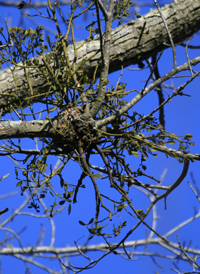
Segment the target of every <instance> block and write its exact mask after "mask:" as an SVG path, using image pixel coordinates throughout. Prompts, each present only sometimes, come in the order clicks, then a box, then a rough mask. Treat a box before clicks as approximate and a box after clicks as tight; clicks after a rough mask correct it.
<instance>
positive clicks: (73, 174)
mask: <svg viewBox="0 0 200 274" xmlns="http://www.w3.org/2000/svg"><path fill="white" fill-rule="evenodd" d="M32 2H33V3H34V1H32ZM149 2H153V1H149ZM148 10H149V8H146V9H141V10H140V12H141V14H144V13H146V12H148ZM41 11H42V12H44V13H46V10H45V9H44V8H43V9H41ZM21 12H22V11H20V10H18V9H17V8H16V7H13V8H8V7H2V8H1V9H0V24H1V26H3V27H4V28H5V24H4V18H5V15H7V18H8V24H9V27H11V26H20V25H21V24H22V22H21V20H20V15H21ZM26 12H27V11H26ZM30 12H31V14H34V12H33V11H32V10H30ZM64 12H65V14H66V16H67V12H68V10H65V11H64ZM91 16H92V15H91V14H90V15H89V17H88V20H90V19H91ZM33 19H34V20H35V21H37V23H38V24H40V23H41V24H44V26H45V28H47V30H48V28H50V29H53V24H52V23H51V22H49V21H44V20H39V19H38V18H37V17H33ZM87 23H88V22H87V21H84V20H83V21H81V20H77V32H76V39H77V40H81V39H84V38H85V35H86V33H85V25H87ZM23 24H24V25H23V26H24V27H25V28H30V27H32V28H35V26H34V25H33V24H32V23H31V22H30V21H29V20H27V19H26V20H25V21H24V22H23ZM63 30H64V27H63ZM192 44H195V45H198V44H199V35H196V36H195V37H194V38H193V40H192ZM198 51H199V50H193V51H192V50H188V53H189V57H190V58H194V57H196V56H198V54H199V52H198ZM176 53H177V63H178V65H180V64H182V63H184V62H186V60H187V59H186V55H185V49H184V48H183V47H181V46H177V47H176ZM172 65H173V64H172V50H171V49H168V50H166V51H165V52H164V54H163V56H162V57H161V61H160V64H159V71H160V75H164V74H165V73H167V72H168V71H170V70H171V69H172ZM133 67H135V68H136V67H137V66H131V68H133ZM195 69H196V71H197V70H198V69H200V66H197V67H196V68H195ZM119 75H120V71H118V72H116V73H112V74H111V75H110V76H109V80H110V83H111V84H113V85H115V84H116V82H117V80H118V78H119ZM148 75H149V70H144V71H142V72H141V71H131V70H129V69H128V68H126V69H124V71H123V76H122V78H121V81H122V82H127V90H129V89H138V90H141V89H142V87H143V85H144V83H143V82H142V80H144V79H146V78H147V77H148ZM183 81H184V80H183V79H173V83H174V86H176V87H178V86H179V85H180V84H182V83H183ZM167 83H168V84H170V83H171V81H168V82H167ZM199 86H200V80H199V79H195V80H194V81H193V82H192V83H191V84H190V85H189V86H187V87H186V89H185V90H184V93H186V94H190V95H191V97H185V96H182V97H176V98H174V99H173V101H172V102H170V103H169V104H167V105H166V106H165V115H166V129H167V130H168V131H170V132H171V133H175V134H176V135H185V134H187V133H190V134H192V135H193V140H192V141H194V142H195V147H191V153H199V152H200V144H199V133H200V132H199V125H200V123H199V117H200V108H199V102H200V93H199ZM133 96H134V94H133V93H131V94H130V95H129V97H128V99H130V98H132V97H133ZM165 98H167V95H166V94H165ZM157 105H158V98H157V94H156V92H154V91H152V92H151V93H150V94H148V95H147V96H146V97H144V98H143V99H142V100H141V101H140V102H139V103H138V104H137V105H136V106H135V107H134V108H133V109H134V110H135V111H137V112H139V113H140V114H144V115H147V114H148V113H150V112H151V111H152V110H153V109H154V108H155V107H157ZM36 108H37V107H36ZM133 109H132V110H131V111H133ZM156 115H158V114H156ZM156 117H157V116H156ZM42 118H44V117H42ZM24 146H27V147H29V146H30V142H29V141H28V140H26V141H25V143H24ZM56 160H57V158H56V159H52V163H55V162H56ZM96 161H97V160H96V159H94V164H98V163H99V162H96ZM134 161H135V162H134V163H133V165H136V164H137V161H138V160H137V159H134ZM0 163H1V167H2V168H1V171H0V178H1V177H2V176H4V175H5V174H7V173H9V174H10V176H9V177H8V178H6V179H5V180H3V181H1V182H0V183H1V192H0V197H1V195H3V194H5V193H9V192H12V191H16V190H18V188H17V187H16V183H17V181H16V180H15V172H14V168H13V167H14V166H16V163H13V161H11V159H10V158H8V157H1V158H0ZM146 164H147V166H148V169H147V173H150V174H151V175H152V176H155V177H157V178H159V177H160V176H161V175H162V174H163V172H164V170H165V169H166V170H167V173H166V175H165V177H164V181H163V184H164V185H169V184H171V183H172V182H173V181H175V180H176V179H177V178H178V176H179V175H180V173H181V171H182V164H180V163H178V161H176V160H175V159H170V158H168V159H167V158H166V157H165V156H164V155H161V154H160V153H159V157H158V158H153V157H151V158H149V159H148V160H147V162H146ZM100 165H102V163H101V162H100ZM102 166H103V165H102ZM190 173H193V175H194V178H195V180H196V182H197V183H198V182H199V179H200V177H199V163H198V162H195V163H192V164H190V167H189V172H188V174H187V177H186V178H185V179H184V181H183V182H182V184H181V185H180V186H179V188H178V189H176V190H175V191H174V192H173V193H171V194H170V196H169V197H168V198H167V210H164V202H163V201H160V202H159V203H158V204H157V210H158V213H157V214H158V215H159V217H160V221H158V225H157V227H156V231H158V232H159V233H160V234H164V233H166V232H167V231H169V230H170V229H172V228H173V227H175V226H176V225H178V224H179V223H180V222H183V221H185V220H186V219H188V218H189V217H191V216H193V214H194V206H195V207H196V208H197V210H199V203H198V201H197V199H196V197H195V195H194V193H193V192H192V190H191V188H190V187H189V185H188V183H187V182H188V181H189V182H190V183H192V180H191V175H190ZM80 174H81V170H80V168H78V165H77V164H76V163H73V162H70V163H69V164H68V165H67V166H66V167H65V168H64V171H63V176H64V178H65V180H66V181H67V182H71V183H73V184H76V182H77V181H78V179H79V176H80ZM143 182H144V183H145V182H148V181H146V180H145V179H144V181H143ZM84 183H85V185H86V186H87V187H86V189H81V191H80V192H79V193H78V203H77V204H73V205H72V212H71V214H70V215H68V213H67V209H66V210H63V212H61V213H59V214H57V215H56V216H54V218H53V221H54V222H55V224H56V234H55V235H56V241H55V246H58V247H64V246H74V240H75V241H77V243H78V244H79V245H81V244H84V243H85V242H86V240H87V236H88V232H87V230H86V229H85V228H84V227H83V226H80V225H79V223H78V221H79V220H82V221H83V222H85V223H87V222H89V220H90V219H91V218H92V217H93V214H94V203H95V196H94V191H93V186H92V184H91V182H90V179H89V178H86V179H85V180H84ZM58 184H59V178H58V177H57V178H55V179H54V185H55V187H57V185H58ZM98 186H99V188H100V191H102V192H103V191H106V193H107V194H109V193H111V190H110V188H109V183H108V182H107V181H106V180H100V179H99V180H98ZM131 192H132V193H131V195H132V196H131V197H132V200H133V201H134V202H133V203H134V206H135V208H142V209H144V210H145V209H146V208H147V207H148V200H147V198H146V196H145V195H144V194H142V193H141V192H139V191H137V190H136V189H132V190H131ZM23 201H24V197H22V196H21V195H20V193H19V194H18V195H16V196H12V197H10V198H8V199H1V200H0V209H2V208H5V207H9V212H8V213H6V214H5V215H3V216H1V219H0V221H1V222H2V220H5V219H6V218H7V217H8V216H9V215H10V214H11V213H12V211H13V210H15V209H16V208H17V206H19V205H20V204H22V203H23ZM45 202H46V204H47V206H50V205H51V203H52V198H50V197H47V199H46V200H45ZM23 212H29V213H30V212H31V213H34V214H35V211H34V210H33V209H32V210H31V209H28V208H27V207H26V208H25V209H24V210H23ZM41 213H43V209H41ZM104 215H105V211H104V210H102V216H104ZM105 216H106V215H105ZM125 218H127V228H126V231H127V230H129V229H130V228H131V227H132V226H133V220H132V218H129V217H128V216H127V215H126V214H124V215H123V218H122V221H123V220H125ZM151 220H152V218H151V216H150V217H148V218H147V222H148V224H149V225H150V224H151ZM41 224H43V227H44V229H45V230H46V234H45V238H44V245H48V244H49V243H50V240H51V226H50V224H49V221H48V220H45V219H41V218H40V219H33V218H31V217H30V216H17V217H16V218H15V219H14V220H13V221H12V222H10V223H9V224H8V226H7V227H9V228H11V229H13V230H15V231H17V232H18V231H20V230H21V229H23V228H24V227H27V228H26V230H25V231H24V232H23V233H22V234H21V235H20V238H21V240H22V243H23V245H24V246H28V245H34V244H35V243H36V242H37V239H38V236H39V233H40V231H41ZM108 226H109V227H111V224H109V225H108ZM199 226H200V220H199V219H198V220H195V221H194V222H193V223H191V224H189V225H188V226H186V227H185V228H183V229H180V230H179V231H178V235H179V239H180V241H181V243H182V244H183V242H185V244H186V245H187V244H189V242H190V240H192V241H193V242H192V244H191V246H197V245H199V244H200V238H199ZM145 233H146V228H145V227H141V228H140V229H139V230H136V231H135V232H134V233H133V234H132V235H131V236H130V238H129V239H128V240H136V239H138V240H139V239H144V238H145V237H146V236H145V235H146V234H145ZM148 233H149V232H148ZM10 236H11V235H10ZM4 237H5V232H0V239H1V240H3V238H4ZM169 239H171V240H174V241H176V235H175V234H174V235H172V236H170V238H169ZM116 241H117V239H114V240H113V242H116ZM102 242H103V239H101V238H100V239H98V238H95V239H92V240H91V242H90V243H89V244H99V243H102ZM13 244H14V245H15V246H18V243H17V242H16V241H15V240H14V241H13ZM142 250H143V249H142V248H140V247H138V248H137V249H136V251H142ZM161 250H162V249H161V248H158V247H157V246H152V247H150V248H148V251H154V252H155V251H157V252H159V251H161ZM162 252H165V251H163V250H162ZM101 254H102V253H101V252H96V253H95V252H93V253H91V254H89V253H88V255H90V256H91V258H93V259H95V258H97V257H98V256H100V255H101ZM39 261H41V262H43V261H42V260H39ZM69 261H70V263H71V264H72V265H73V264H74V265H75V264H78V265H80V266H82V265H84V264H86V263H87V261H86V259H85V258H83V257H81V256H79V257H75V258H70V259H69ZM157 261H158V263H159V264H161V265H162V266H163V267H164V268H163V269H160V268H159V267H158V266H156V265H155V264H154V263H153V261H152V260H151V258H149V257H145V256H144V257H141V258H140V259H139V260H134V261H128V260H125V259H123V258H121V257H120V256H116V255H110V256H108V257H106V258H104V259H103V260H102V261H100V262H99V263H98V264H97V266H96V267H95V268H93V269H91V270H88V271H87V272H88V273H97V274H98V273H102V272H103V273H140V274H143V273H153V270H156V271H158V273H175V272H172V271H171V270H170V268H171V267H173V266H172V264H171V263H170V261H168V260H166V259H158V260H157ZM47 265H48V266H49V267H50V266H53V267H55V268H56V267H57V266H58V263H57V262H55V261H48V263H47ZM179 265H180V268H181V269H182V270H185V271H186V270H187V271H189V270H191V269H192V268H191V267H190V266H189V265H187V264H179ZM1 269H2V270H1V271H0V274H1V273H8V274H11V273H15V271H16V269H17V272H18V273H26V269H25V265H24V264H23V262H21V261H20V260H18V259H15V258H11V257H10V256H1ZM31 269H32V273H36V272H37V273H39V274H40V273H41V274H42V273H47V272H45V271H44V270H41V269H39V268H37V267H34V266H31Z"/></svg>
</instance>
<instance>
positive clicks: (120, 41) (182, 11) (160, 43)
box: [0, 0, 200, 108]
mask: <svg viewBox="0 0 200 274" xmlns="http://www.w3.org/2000/svg"><path fill="white" fill-rule="evenodd" d="M161 10H162V14H163V16H164V17H165V20H166V23H167V26H168V29H169V31H170V34H171V36H172V39H173V41H174V43H175V44H179V43H181V42H183V41H184V40H186V39H188V38H189V37H190V36H191V35H192V34H194V33H195V32H197V31H198V30H199V29H200V1H199V0H185V1H180V0H179V1H176V2H174V3H173V4H171V5H166V6H164V7H163V8H162V9H161ZM82 43H83V41H81V42H78V43H77V47H78V46H80V45H81V44H82ZM168 45H169V37H168V34H167V31H166V29H165V26H164V23H163V21H162V19H161V17H160V14H159V12H158V11H157V10H154V11H150V12H149V13H148V14H147V15H145V16H142V17H141V18H139V19H137V20H135V21H131V22H130V23H128V24H125V25H123V26H120V27H118V28H116V29H114V30H113V32H112V46H111V52H110V57H111V60H110V68H109V73H111V72H114V71H117V70H119V69H121V66H123V67H127V66H129V65H131V64H137V63H138V62H141V61H142V60H145V59H147V58H149V57H150V56H152V55H154V54H156V53H158V52H160V51H161V50H164V49H166V48H167V47H168ZM67 51H68V56H69V57H70V61H71V62H72V61H73V60H74V50H73V46H71V45H70V46H68V48H67ZM95 53H96V55H95V56H93V57H92V58H91V59H90V60H89V61H87V62H86V63H85V64H84V65H83V66H82V69H86V70H87V71H88V73H87V74H88V75H89V76H90V77H92V76H93V73H94V70H95V67H96V65H99V64H100V63H101V52H100V39H99V36H96V37H95V38H94V39H93V40H91V41H88V42H87V43H85V44H84V45H83V46H82V47H81V48H80V49H79V50H78V51H77V55H78V57H77V65H78V64H79V63H80V62H81V60H82V59H83V58H90V57H91V56H92V55H94V54H95ZM38 58H39V57H38ZM99 67H101V66H99ZM99 73H100V71H98V73H97V75H98V76H99ZM35 74H36V71H35V70H34V69H30V83H31V85H32V88H33V92H34V94H35V95H36V94H38V91H39V89H41V88H42V89H43V90H44V91H45V87H44V79H42V78H40V77H38V78H36V77H35ZM14 75H15V81H16V83H15V81H14V80H13V76H12V74H11V71H10V69H6V70H4V71H3V72H2V73H1V75H0V86H1V93H2V94H4V96H2V97H0V107H3V108H5V107H6V106H8V105H9V103H8V101H7V99H6V98H7V96H8V94H11V93H15V94H16V93H17V95H18V96H19V97H20V98H21V99H23V98H24V97H27V96H29V95H30V90H29V87H28V85H27V81H26V79H25V77H24V69H23V68H20V67H17V68H16V69H15V71H14ZM13 100H14V99H13ZM36 101H37V99H36Z"/></svg>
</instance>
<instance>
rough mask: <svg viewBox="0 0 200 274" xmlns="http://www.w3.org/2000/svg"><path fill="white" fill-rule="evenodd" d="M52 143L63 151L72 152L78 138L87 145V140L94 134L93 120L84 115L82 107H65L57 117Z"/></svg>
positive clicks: (76, 145) (76, 146) (76, 147)
mask: <svg viewBox="0 0 200 274" xmlns="http://www.w3.org/2000/svg"><path fill="white" fill-rule="evenodd" d="M55 119H56V120H57V127H56V135H55V137H54V139H53V142H54V145H55V146H56V147H59V148H61V149H62V150H63V153H67V154H68V153H72V152H73V151H74V150H77V149H78V142H79V140H81V141H82V143H83V146H84V147H86V146H88V143H89V140H90V139H91V138H92V137H93V136H94V135H95V132H94V124H95V121H94V120H93V119H92V118H91V117H88V116H87V118H86V116H85V111H84V107H82V106H76V107H65V108H63V109H62V110H61V111H60V112H59V114H58V116H57V117H55Z"/></svg>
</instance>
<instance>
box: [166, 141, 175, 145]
mask: <svg viewBox="0 0 200 274" xmlns="http://www.w3.org/2000/svg"><path fill="white" fill-rule="evenodd" d="M167 143H168V144H169V145H175V144H176V142H175V141H169V142H167Z"/></svg>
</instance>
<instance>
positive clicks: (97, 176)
mask: <svg viewBox="0 0 200 274" xmlns="http://www.w3.org/2000/svg"><path fill="white" fill-rule="evenodd" d="M93 177H94V178H95V179H99V178H100V177H101V175H100V174H94V175H93Z"/></svg>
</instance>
